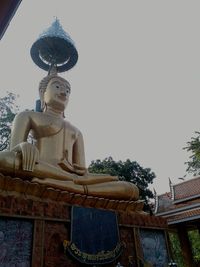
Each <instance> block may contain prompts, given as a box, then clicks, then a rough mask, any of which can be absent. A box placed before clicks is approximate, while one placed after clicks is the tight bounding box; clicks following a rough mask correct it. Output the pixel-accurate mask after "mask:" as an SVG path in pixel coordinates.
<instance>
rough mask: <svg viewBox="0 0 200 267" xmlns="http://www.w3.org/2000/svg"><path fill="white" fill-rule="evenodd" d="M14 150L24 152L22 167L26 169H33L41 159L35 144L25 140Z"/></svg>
mask: <svg viewBox="0 0 200 267" xmlns="http://www.w3.org/2000/svg"><path fill="white" fill-rule="evenodd" d="M13 151H15V152H21V153H22V169H23V170H24V171H33V170H34V167H35V164H36V163H37V162H38V160H39V151H38V149H37V147H36V146H35V145H33V144H30V143H27V142H23V143H20V144H19V145H17V146H16V147H15V148H14V149H13Z"/></svg>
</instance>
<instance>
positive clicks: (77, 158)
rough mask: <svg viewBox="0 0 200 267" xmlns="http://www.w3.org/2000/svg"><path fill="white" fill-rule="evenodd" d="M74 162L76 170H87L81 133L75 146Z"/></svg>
mask: <svg viewBox="0 0 200 267" xmlns="http://www.w3.org/2000/svg"><path fill="white" fill-rule="evenodd" d="M72 161H73V165H74V167H75V168H77V169H78V168H80V169H81V168H86V164H85V150H84V142H83V136H82V134H81V133H79V134H78V137H77V139H76V141H75V143H74V145H73V158H72Z"/></svg>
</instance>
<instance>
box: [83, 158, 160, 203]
mask: <svg viewBox="0 0 200 267" xmlns="http://www.w3.org/2000/svg"><path fill="white" fill-rule="evenodd" d="M88 169H89V171H90V172H93V173H104V174H106V173H107V174H110V175H113V176H118V177H119V179H120V180H122V181H127V182H131V183H134V184H135V185H137V186H138V188H139V190H140V197H141V199H143V200H145V204H146V207H147V206H148V201H149V199H150V198H153V193H152V192H151V190H149V189H148V185H149V184H152V183H153V179H154V178H155V173H154V172H152V171H151V169H150V168H143V167H141V166H140V165H139V164H138V163H137V162H136V161H130V159H127V160H126V161H124V162H123V161H121V160H120V161H114V160H113V159H112V157H108V158H105V159H104V160H102V161H101V160H99V159H98V160H96V161H92V162H91V164H90V166H89V168H88Z"/></svg>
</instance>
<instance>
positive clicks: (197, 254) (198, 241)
mask: <svg viewBox="0 0 200 267" xmlns="http://www.w3.org/2000/svg"><path fill="white" fill-rule="evenodd" d="M188 237H189V240H190V242H191V247H192V254H193V258H194V262H195V263H196V264H199V263H200V234H199V231H198V230H192V231H189V232H188Z"/></svg>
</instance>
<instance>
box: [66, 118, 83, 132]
mask: <svg viewBox="0 0 200 267" xmlns="http://www.w3.org/2000/svg"><path fill="white" fill-rule="evenodd" d="M64 122H65V127H66V128H67V129H69V130H71V131H73V132H75V133H76V134H81V131H80V130H79V129H78V128H77V127H76V126H74V125H73V124H72V123H71V122H69V121H67V120H65V121H64Z"/></svg>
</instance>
